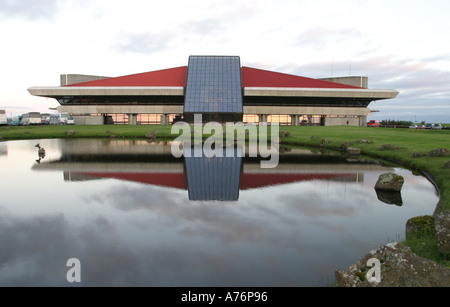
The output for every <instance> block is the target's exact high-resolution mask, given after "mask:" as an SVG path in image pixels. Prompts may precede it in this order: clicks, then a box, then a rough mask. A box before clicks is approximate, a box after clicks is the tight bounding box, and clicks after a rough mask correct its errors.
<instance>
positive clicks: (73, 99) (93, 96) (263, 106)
mask: <svg viewBox="0 0 450 307" xmlns="http://www.w3.org/2000/svg"><path fill="white" fill-rule="evenodd" d="M28 91H29V92H30V94H32V95H35V96H42V97H51V98H55V99H56V100H57V101H58V102H59V103H60V105H61V106H60V107H58V108H57V109H58V111H59V112H67V113H70V114H71V115H72V116H73V117H74V118H75V121H76V122H77V123H81V124H103V123H105V122H106V121H107V120H109V119H111V118H112V119H113V121H114V123H116V124H117V123H122V124H130V125H135V124H171V123H173V121H174V120H177V119H180V118H182V119H183V120H185V121H192V120H193V115H194V114H198V113H200V114H202V115H203V120H204V121H212V120H214V121H219V122H227V121H232V122H237V121H243V122H245V123H255V124H258V123H261V122H278V123H280V124H288V125H294V126H297V125H322V126H331V125H353V126H366V122H367V116H368V115H369V113H370V112H371V110H370V109H369V108H368V106H369V104H370V103H371V102H373V101H376V100H381V99H391V98H395V97H397V95H398V91H396V90H392V89H369V88H368V78H367V77H360V76H358V77H341V78H329V79H312V78H306V77H301V76H296V75H290V74H284V73H279V72H274V71H267V70H262V69H257V68H251V67H245V66H241V64H240V58H239V57H238V56H190V57H189V62H188V66H182V67H175V68H169V69H164V70H158V71H151V72H145V73H139V74H133V75H127V76H121V77H114V78H108V77H101V76H89V75H61V84H60V86H45V87H31V88H29V89H28Z"/></svg>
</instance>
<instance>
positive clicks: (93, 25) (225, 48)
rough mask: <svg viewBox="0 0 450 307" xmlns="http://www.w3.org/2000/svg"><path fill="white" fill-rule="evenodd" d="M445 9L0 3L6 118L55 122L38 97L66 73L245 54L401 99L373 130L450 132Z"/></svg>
mask: <svg viewBox="0 0 450 307" xmlns="http://www.w3.org/2000/svg"><path fill="white" fill-rule="evenodd" d="M449 9H450V2H449V1H447V0H428V1H423V0H395V1H391V0H389V1H387V0H386V1H385V0H377V1H375V0H373V1H370V0H367V1H364V0H340V1H331V0H313V1H309V0H308V1H304V0H295V1H294V0H258V1H256V0H224V1H212V0H210V1H206V0H191V1H181V0H176V1H171V0H166V1H148V0H146V1H144V0H128V1H116V0H0V37H1V48H0V63H1V65H0V68H1V74H0V109H6V112H7V113H8V115H11V114H13V115H16V114H21V113H25V112H29V111H40V112H45V111H48V108H50V107H56V106H58V103H57V102H56V101H55V100H53V99H46V98H39V97H33V96H31V95H30V94H29V93H28V91H27V88H29V87H31V86H57V85H59V75H60V74H66V73H79V74H93V75H103V76H111V77H115V76H121V75H127V74H133V73H140V72H146V71H152V70H158V69H164V68H171V67H177V66H182V65H187V61H188V57H189V55H192V54H195V55H239V56H240V57H241V64H242V65H243V66H250V67H255V68H262V69H268V70H274V71H279V72H285V73H291V74H296V75H301V76H305V77H311V78H325V77H330V76H348V75H358V76H360V75H362V76H368V77H369V87H370V88H380V89H396V90H398V91H400V95H399V96H398V97H397V98H396V99H394V100H387V101H384V102H375V103H372V104H371V105H370V108H371V109H374V110H379V111H380V112H379V113H375V115H373V116H371V117H370V118H371V119H408V120H413V121H414V120H417V121H419V122H420V121H430V122H432V121H436V122H447V123H450V40H449V39H448V33H450V18H448V11H449Z"/></svg>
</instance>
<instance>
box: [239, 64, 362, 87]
mask: <svg viewBox="0 0 450 307" xmlns="http://www.w3.org/2000/svg"><path fill="white" fill-rule="evenodd" d="M241 71H242V86H243V87H300V88H359V87H355V86H351V85H345V84H341V83H335V82H329V81H324V80H318V79H312V78H306V77H300V76H295V75H289V74H283V73H279V72H274V71H268V70H262V69H256V68H250V67H242V69H241Z"/></svg>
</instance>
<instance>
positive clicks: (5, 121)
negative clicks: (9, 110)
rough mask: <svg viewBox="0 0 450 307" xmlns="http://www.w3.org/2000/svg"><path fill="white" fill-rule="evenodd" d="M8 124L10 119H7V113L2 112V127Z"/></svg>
mask: <svg viewBox="0 0 450 307" xmlns="http://www.w3.org/2000/svg"><path fill="white" fill-rule="evenodd" d="M7 124H8V118H7V117H6V111H5V110H0V126H4V125H7Z"/></svg>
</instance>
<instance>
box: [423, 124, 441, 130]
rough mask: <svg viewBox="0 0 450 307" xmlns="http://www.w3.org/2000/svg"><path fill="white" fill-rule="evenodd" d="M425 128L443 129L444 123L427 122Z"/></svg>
mask: <svg viewBox="0 0 450 307" xmlns="http://www.w3.org/2000/svg"><path fill="white" fill-rule="evenodd" d="M425 129H435V130H442V125H441V124H426V125H425Z"/></svg>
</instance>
